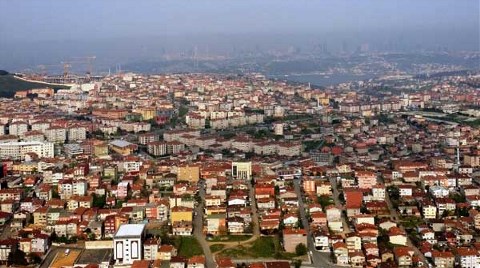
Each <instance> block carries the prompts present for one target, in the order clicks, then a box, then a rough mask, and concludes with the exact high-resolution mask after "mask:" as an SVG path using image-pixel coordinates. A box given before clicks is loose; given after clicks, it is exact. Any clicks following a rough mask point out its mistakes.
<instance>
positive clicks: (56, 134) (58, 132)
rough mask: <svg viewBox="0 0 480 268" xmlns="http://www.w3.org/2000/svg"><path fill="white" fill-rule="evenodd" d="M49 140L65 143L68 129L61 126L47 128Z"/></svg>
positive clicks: (46, 135) (46, 132)
mask: <svg viewBox="0 0 480 268" xmlns="http://www.w3.org/2000/svg"><path fill="white" fill-rule="evenodd" d="M45 137H46V138H47V141H49V142H54V143H65V141H66V140H67V130H66V129H65V128H61V127H51V128H49V129H47V130H45Z"/></svg>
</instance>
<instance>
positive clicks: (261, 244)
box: [221, 236, 296, 259]
mask: <svg viewBox="0 0 480 268" xmlns="http://www.w3.org/2000/svg"><path fill="white" fill-rule="evenodd" d="M221 255H223V256H228V257H232V258H275V259H292V258H294V257H296V256H295V254H294V253H288V252H285V251H283V249H282V248H281V246H280V242H279V239H278V237H277V236H263V237H260V238H258V239H257V240H255V241H253V242H252V243H250V244H247V245H240V246H238V247H234V248H229V249H225V250H224V251H222V252H221Z"/></svg>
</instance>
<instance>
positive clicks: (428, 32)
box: [0, 0, 479, 71]
mask: <svg viewBox="0 0 480 268" xmlns="http://www.w3.org/2000/svg"><path fill="white" fill-rule="evenodd" d="M0 6H1V8H0V48H1V50H0V58H1V60H2V67H3V68H4V69H10V70H12V71H20V70H22V69H25V68H31V67H32V66H35V65H39V64H54V63H58V62H60V61H62V60H66V59H69V58H71V57H77V56H84V55H96V56H97V65H98V67H99V68H100V69H102V70H103V71H105V68H107V67H113V66H115V65H116V64H127V63H131V62H134V61H136V62H138V61H143V60H154V59H160V58H161V57H163V56H165V55H175V54H178V53H184V54H192V53H193V50H194V49H196V51H197V52H196V53H197V54H198V55H203V56H206V55H209V56H214V55H222V56H229V57H233V56H238V55H241V53H242V52H248V51H257V52H258V51H261V52H268V51H273V50H280V49H287V48H289V47H295V48H296V49H300V50H301V51H304V52H306V51H312V50H314V49H315V47H317V46H323V47H326V48H327V49H328V51H329V52H339V51H342V49H343V50H348V51H354V50H355V49H356V48H357V47H358V46H361V45H366V44H367V45H368V47H369V49H370V51H389V52H395V51H401V52H409V51H421V50H448V51H459V50H470V51H472V50H474V51H478V49H479V2H478V1H475V0H467V1H452V0H440V1H413V0H409V1H378V0H366V1H270V0H269V1H212V0H207V1H148V0H147V1H139V2H132V1H123V0H122V1H100V2H98V1H89V0H87V1H76V2H65V1H55V0H46V1H12V2H6V1H2V3H0Z"/></svg>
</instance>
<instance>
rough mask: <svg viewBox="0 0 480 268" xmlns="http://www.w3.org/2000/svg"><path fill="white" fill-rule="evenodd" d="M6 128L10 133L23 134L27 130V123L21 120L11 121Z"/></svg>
mask: <svg viewBox="0 0 480 268" xmlns="http://www.w3.org/2000/svg"><path fill="white" fill-rule="evenodd" d="M8 130H9V134H10V135H15V136H23V135H24V134H25V133H26V132H27V131H28V124H27V123H25V122H22V121H18V122H13V123H11V124H10V126H9V127H8Z"/></svg>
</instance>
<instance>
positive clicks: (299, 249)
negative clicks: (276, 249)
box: [295, 243, 307, 256]
mask: <svg viewBox="0 0 480 268" xmlns="http://www.w3.org/2000/svg"><path fill="white" fill-rule="evenodd" d="M295 254H297V256H303V255H305V254H307V246H305V244H303V243H300V244H298V245H297V246H296V247H295Z"/></svg>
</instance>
